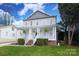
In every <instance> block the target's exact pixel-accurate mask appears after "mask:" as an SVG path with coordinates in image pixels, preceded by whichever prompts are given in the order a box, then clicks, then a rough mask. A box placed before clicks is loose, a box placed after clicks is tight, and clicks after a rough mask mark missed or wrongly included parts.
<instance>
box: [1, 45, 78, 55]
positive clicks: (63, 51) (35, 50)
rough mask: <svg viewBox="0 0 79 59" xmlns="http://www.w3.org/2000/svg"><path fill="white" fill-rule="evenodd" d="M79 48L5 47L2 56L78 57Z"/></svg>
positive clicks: (2, 48) (2, 49)
mask: <svg viewBox="0 0 79 59" xmlns="http://www.w3.org/2000/svg"><path fill="white" fill-rule="evenodd" d="M78 55H79V47H75V46H33V47H25V46H4V47H0V56H78Z"/></svg>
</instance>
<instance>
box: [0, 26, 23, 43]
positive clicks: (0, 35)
mask: <svg viewBox="0 0 79 59" xmlns="http://www.w3.org/2000/svg"><path fill="white" fill-rule="evenodd" d="M21 32H22V31H21V30H18V29H16V28H15V27H14V26H12V25H9V26H2V27H0V43H8V42H15V41H17V39H18V38H23V37H22V34H21Z"/></svg>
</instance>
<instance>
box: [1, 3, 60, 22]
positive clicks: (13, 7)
mask: <svg viewBox="0 0 79 59" xmlns="http://www.w3.org/2000/svg"><path fill="white" fill-rule="evenodd" d="M0 9H1V10H4V11H5V12H8V13H9V14H10V15H12V16H14V17H15V19H16V21H20V20H25V19H27V17H29V16H30V15H31V14H32V13H34V12H35V11H37V10H40V11H43V12H46V13H48V14H50V15H52V16H57V22H59V21H60V20H61V18H60V13H59V10H58V4H57V3H40V4H37V3H1V4H0Z"/></svg>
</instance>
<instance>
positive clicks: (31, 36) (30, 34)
mask: <svg viewBox="0 0 79 59" xmlns="http://www.w3.org/2000/svg"><path fill="white" fill-rule="evenodd" d="M32 38H33V35H32V28H29V39H32Z"/></svg>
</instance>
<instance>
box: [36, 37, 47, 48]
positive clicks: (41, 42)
mask: <svg viewBox="0 0 79 59" xmlns="http://www.w3.org/2000/svg"><path fill="white" fill-rule="evenodd" d="M35 45H38V46H42V45H48V39H46V38H38V39H37V41H36V43H35Z"/></svg>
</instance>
